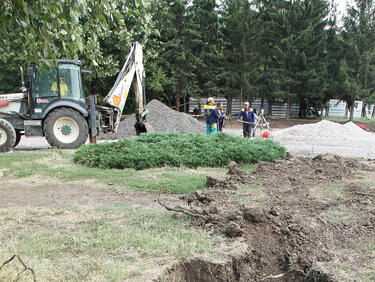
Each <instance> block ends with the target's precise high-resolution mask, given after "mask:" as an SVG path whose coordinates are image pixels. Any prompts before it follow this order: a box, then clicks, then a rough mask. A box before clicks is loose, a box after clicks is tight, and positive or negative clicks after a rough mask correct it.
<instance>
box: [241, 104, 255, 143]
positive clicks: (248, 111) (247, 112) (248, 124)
mask: <svg viewBox="0 0 375 282" xmlns="http://www.w3.org/2000/svg"><path fill="white" fill-rule="evenodd" d="M241 118H242V120H241ZM238 121H239V122H241V121H242V122H243V137H247V138H250V136H251V131H252V130H253V128H254V125H255V116H254V111H253V109H252V108H250V104H249V102H245V108H243V109H242V110H241V111H240V113H239V114H238Z"/></svg>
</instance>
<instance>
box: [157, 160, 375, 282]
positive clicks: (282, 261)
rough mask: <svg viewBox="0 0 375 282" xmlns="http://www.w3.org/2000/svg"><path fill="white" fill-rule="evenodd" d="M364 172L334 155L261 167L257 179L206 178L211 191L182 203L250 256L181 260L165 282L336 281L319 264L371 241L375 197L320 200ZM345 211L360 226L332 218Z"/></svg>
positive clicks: (346, 194)
mask: <svg viewBox="0 0 375 282" xmlns="http://www.w3.org/2000/svg"><path fill="white" fill-rule="evenodd" d="M364 170H365V171H366V170H367V171H370V170H372V168H370V167H369V166H367V165H366V164H362V163H360V162H359V161H357V160H352V159H347V158H341V157H335V156H318V157H316V158H314V159H302V158H298V159H293V160H291V159H285V160H282V161H281V162H278V163H274V164H271V163H262V164H260V165H259V167H258V168H257V169H256V170H255V171H254V172H252V173H247V172H244V171H241V170H240V169H238V168H237V167H236V166H235V164H233V163H231V165H230V166H229V172H228V176H227V179H226V180H224V181H213V180H212V179H208V184H210V185H211V188H209V189H207V190H205V191H197V192H196V193H194V194H192V195H187V196H185V197H184V200H185V201H186V203H187V205H186V207H185V211H186V210H188V211H189V212H191V213H190V215H191V216H192V218H193V220H192V224H194V225H196V226H201V227H203V228H204V229H206V230H209V231H211V232H215V233H220V234H223V235H225V236H226V237H228V238H230V240H236V239H237V238H240V240H244V241H245V242H246V244H247V246H248V248H247V250H246V251H245V252H244V254H243V255H241V256H240V257H238V256H237V257H232V261H229V262H228V263H226V264H219V265H212V264H210V263H206V264H204V263H203V262H199V263H197V262H181V263H180V264H178V265H176V266H175V267H174V268H172V269H170V270H169V272H167V273H166V275H165V276H164V278H163V279H161V280H160V281H207V280H212V281H213V280H214V281H263V280H265V281H270V280H271V279H273V280H274V281H302V280H304V281H332V279H333V278H332V277H333V273H324V272H323V271H321V270H319V269H317V268H316V267H315V266H316V264H317V263H328V262H330V261H332V260H333V259H334V258H335V255H334V252H335V251H336V250H338V249H341V248H342V249H344V248H347V247H348V246H350V245H352V244H354V243H355V242H357V240H358V238H361V240H364V241H366V240H367V241H369V242H371V240H372V239H371V238H373V237H374V235H375V234H374V227H375V213H373V212H371V205H372V201H373V200H374V198H373V195H372V194H371V192H370V191H367V190H365V191H364V192H361V193H357V192H356V191H357V189H356V187H355V186H353V185H347V187H346V188H345V189H342V190H340V193H342V194H339V195H338V196H337V197H336V196H335V197H333V196H332V195H329V196H330V197H326V196H325V194H324V193H327V191H325V190H322V191H320V192H321V193H323V196H317V195H318V192H319V191H318V188H319V187H320V185H322V184H326V185H328V184H329V185H333V187H336V186H334V183H338V182H339V181H341V180H342V179H343V178H351V177H353V176H354V175H355V174H356V171H364ZM244 187H245V188H244ZM254 187H255V188H257V187H261V188H260V190H261V191H262V193H263V194H264V195H263V198H262V199H261V201H257V200H256V199H255V198H253V197H252V196H253V195H252V194H254V193H255V192H254V191H258V189H255V188H254ZM312 187H314V189H316V190H314V189H313V188H312ZM315 187H317V188H315ZM357 188H358V187H357ZM236 189H237V190H236ZM335 189H336V188H335ZM337 189H338V188H337ZM241 191H242V192H241ZM249 191H250V192H249ZM252 191H253V192H252ZM346 209H349V211H351V209H356V211H355V215H356V217H357V218H356V219H355V224H352V225H350V224H349V223H347V222H345V223H344V224H338V223H336V222H335V220H338V219H336V217H334V218H333V219H332V218H331V217H332V214H334V213H335V212H338V211H345V210H346ZM180 211H181V210H180ZM350 220H353V219H352V218H350ZM338 222H340V221H338ZM349 222H350V221H349ZM220 273H221V275H220ZM199 275H201V276H199ZM207 275H208V276H207ZM209 275H211V278H209V277H210V276H209ZM168 277H169V278H168ZM207 277H208V278H207ZM218 277H219V278H218ZM220 277H222V279H221V278H220ZM275 279H276V280H275Z"/></svg>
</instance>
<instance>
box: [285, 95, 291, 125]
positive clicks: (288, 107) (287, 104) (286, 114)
mask: <svg viewBox="0 0 375 282" xmlns="http://www.w3.org/2000/svg"><path fill="white" fill-rule="evenodd" d="M290 100H291V99H290V97H288V99H287V101H286V113H285V119H286V120H288V119H290V109H291V107H292V102H291V101H290Z"/></svg>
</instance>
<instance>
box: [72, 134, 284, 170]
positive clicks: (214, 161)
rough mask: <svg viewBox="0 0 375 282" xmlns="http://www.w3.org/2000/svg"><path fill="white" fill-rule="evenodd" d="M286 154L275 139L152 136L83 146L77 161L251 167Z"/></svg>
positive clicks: (140, 165) (132, 165) (109, 165)
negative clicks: (245, 165)
mask: <svg viewBox="0 0 375 282" xmlns="http://www.w3.org/2000/svg"><path fill="white" fill-rule="evenodd" d="M284 154H285V148H284V147H282V146H281V145H280V144H278V143H275V142H273V141H271V140H255V139H245V138H241V137H234V136H230V135H227V134H222V133H219V134H216V135H214V136H212V137H207V136H204V135H201V134H180V133H171V132H169V133H149V134H142V135H141V136H140V137H137V138H134V139H124V140H121V141H118V142H114V143H102V144H95V145H93V144H90V145H86V146H83V147H81V148H80V149H79V150H78V151H77V152H76V153H75V154H74V157H73V161H74V162H76V163H78V164H82V165H86V166H89V167H100V168H135V169H146V168H151V167H163V166H171V167H180V166H185V167H190V168H197V167H222V166H225V165H228V164H229V162H230V161H236V162H237V163H240V164H251V163H257V162H259V161H268V162H274V161H276V160H278V159H280V158H281V157H283V156H284Z"/></svg>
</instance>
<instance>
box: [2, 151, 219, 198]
mask: <svg viewBox="0 0 375 282" xmlns="http://www.w3.org/2000/svg"><path fill="white" fill-rule="evenodd" d="M72 156H73V152H72V151H67V150H58V149H48V150H41V151H37V152H13V153H7V154H2V155H1V156H0V173H1V171H2V174H3V175H4V176H16V177H20V178H24V179H28V178H35V177H37V178H39V179H40V181H48V179H51V178H52V179H56V180H58V181H63V182H82V181H92V182H93V181H94V182H96V183H100V184H107V185H108V184H109V185H112V186H113V187H115V188H117V189H122V190H127V189H131V190H135V191H142V192H152V193H157V192H159V189H160V188H163V191H164V192H165V193H177V194H183V193H191V192H194V191H196V190H202V189H205V182H206V176H207V175H209V176H212V177H216V178H221V179H223V178H224V177H225V173H226V169H225V168H198V169H188V168H169V167H165V168H154V169H146V170H134V169H100V168H90V167H86V166H82V165H78V164H74V163H73V162H72Z"/></svg>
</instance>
